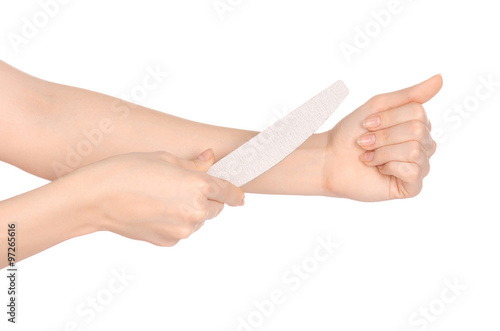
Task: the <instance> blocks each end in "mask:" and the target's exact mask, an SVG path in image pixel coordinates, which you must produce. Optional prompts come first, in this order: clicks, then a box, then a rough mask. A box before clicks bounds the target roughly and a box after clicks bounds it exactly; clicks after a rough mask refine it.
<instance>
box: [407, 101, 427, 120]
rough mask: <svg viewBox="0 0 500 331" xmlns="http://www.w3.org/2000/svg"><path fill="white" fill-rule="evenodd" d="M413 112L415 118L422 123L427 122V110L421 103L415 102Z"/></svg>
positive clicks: (412, 106)
mask: <svg viewBox="0 0 500 331" xmlns="http://www.w3.org/2000/svg"><path fill="white" fill-rule="evenodd" d="M411 110H412V113H413V118H414V119H416V120H418V121H420V122H425V121H426V118H427V117H426V115H425V109H424V106H422V105H421V104H420V103H417V102H413V103H412V104H411Z"/></svg>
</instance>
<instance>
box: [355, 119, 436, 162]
mask: <svg viewBox="0 0 500 331" xmlns="http://www.w3.org/2000/svg"><path fill="white" fill-rule="evenodd" d="M407 141H416V142H418V143H420V144H421V145H422V147H423V148H424V151H425V152H426V153H427V156H429V157H430V156H432V154H434V152H435V150H436V144H435V142H434V140H432V137H431V133H430V132H429V129H428V128H427V127H426V126H425V125H424V124H423V123H422V122H420V121H415V120H413V121H410V122H405V123H402V124H400V125H397V126H394V127H390V128H387V129H382V130H378V131H374V132H368V133H365V134H363V135H362V136H360V137H359V138H358V140H357V142H358V144H359V145H360V146H361V147H362V148H363V149H366V150H374V149H377V148H380V147H383V146H387V145H395V144H400V143H403V142H407Z"/></svg>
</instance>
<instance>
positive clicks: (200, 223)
mask: <svg viewBox="0 0 500 331" xmlns="http://www.w3.org/2000/svg"><path fill="white" fill-rule="evenodd" d="M203 225H205V221H203V222H199V223H197V224H196V225H195V226H194V228H193V233H195V232H196V231H198V230H199V229H201V227H202V226H203Z"/></svg>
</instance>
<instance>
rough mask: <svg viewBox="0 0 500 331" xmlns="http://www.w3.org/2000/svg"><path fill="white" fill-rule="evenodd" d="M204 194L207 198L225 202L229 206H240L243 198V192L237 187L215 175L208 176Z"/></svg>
mask: <svg viewBox="0 0 500 331" xmlns="http://www.w3.org/2000/svg"><path fill="white" fill-rule="evenodd" d="M207 176H208V175H207ZM205 194H206V197H207V198H208V199H209V200H214V201H218V202H221V203H226V204H228V205H230V206H242V205H243V203H244V199H245V194H244V193H243V191H242V190H241V189H240V188H239V187H237V186H234V185H233V184H231V183H230V182H228V181H226V180H223V179H220V178H216V177H210V180H209V183H208V186H207V190H206V191H205Z"/></svg>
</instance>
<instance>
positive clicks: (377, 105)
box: [367, 94, 385, 113]
mask: <svg viewBox="0 0 500 331" xmlns="http://www.w3.org/2000/svg"><path fill="white" fill-rule="evenodd" d="M384 100H385V94H379V95H375V96H373V97H371V98H370V99H369V100H368V102H367V105H368V106H369V108H370V109H371V110H373V111H374V112H375V113H376V112H379V111H382V110H383V109H384Z"/></svg>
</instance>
